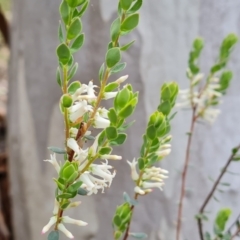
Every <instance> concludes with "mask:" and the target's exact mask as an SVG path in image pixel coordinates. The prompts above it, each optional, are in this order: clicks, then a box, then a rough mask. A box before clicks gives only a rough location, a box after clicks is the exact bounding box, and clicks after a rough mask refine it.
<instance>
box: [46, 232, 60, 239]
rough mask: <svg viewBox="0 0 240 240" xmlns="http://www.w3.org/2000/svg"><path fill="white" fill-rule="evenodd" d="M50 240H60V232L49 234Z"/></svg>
mask: <svg viewBox="0 0 240 240" xmlns="http://www.w3.org/2000/svg"><path fill="white" fill-rule="evenodd" d="M48 240H59V232H58V231H52V232H50V233H49V234H48Z"/></svg>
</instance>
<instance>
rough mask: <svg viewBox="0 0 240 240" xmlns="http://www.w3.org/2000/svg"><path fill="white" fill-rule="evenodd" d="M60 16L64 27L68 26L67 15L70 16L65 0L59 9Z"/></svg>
mask: <svg viewBox="0 0 240 240" xmlns="http://www.w3.org/2000/svg"><path fill="white" fill-rule="evenodd" d="M59 11H60V15H61V17H62V20H63V22H64V23H65V25H68V22H69V17H70V16H69V15H70V9H69V6H68V4H67V2H66V1H65V0H63V1H62V3H61V5H60V8H59Z"/></svg>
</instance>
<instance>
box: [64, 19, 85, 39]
mask: <svg viewBox="0 0 240 240" xmlns="http://www.w3.org/2000/svg"><path fill="white" fill-rule="evenodd" d="M81 31H82V22H81V20H80V18H75V20H73V22H72V23H71V25H70V27H69V29H68V32H67V39H69V40H72V39H74V38H76V37H77V36H78V35H79V33H80V32H81Z"/></svg>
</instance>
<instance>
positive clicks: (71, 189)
mask: <svg viewBox="0 0 240 240" xmlns="http://www.w3.org/2000/svg"><path fill="white" fill-rule="evenodd" d="M81 185H82V182H81V181H78V182H75V183H74V184H72V185H71V186H70V187H68V191H69V192H76V191H78V189H79V188H80V187H81Z"/></svg>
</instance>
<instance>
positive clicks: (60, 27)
mask: <svg viewBox="0 0 240 240" xmlns="http://www.w3.org/2000/svg"><path fill="white" fill-rule="evenodd" d="M58 39H59V42H60V43H63V42H64V37H63V30H62V24H61V22H60V23H59V27H58Z"/></svg>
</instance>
